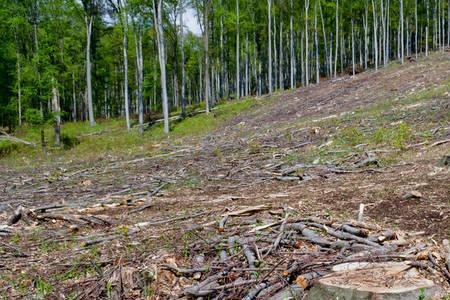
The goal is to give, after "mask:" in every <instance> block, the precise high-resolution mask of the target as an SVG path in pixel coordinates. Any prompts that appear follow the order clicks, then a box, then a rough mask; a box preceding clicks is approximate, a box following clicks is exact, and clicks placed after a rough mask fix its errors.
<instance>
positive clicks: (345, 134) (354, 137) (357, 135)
mask: <svg viewBox="0 0 450 300" xmlns="http://www.w3.org/2000/svg"><path fill="white" fill-rule="evenodd" d="M336 139H337V140H338V142H339V143H341V144H350V145H352V146H356V145H359V144H362V143H363V142H364V134H363V133H362V132H361V131H360V130H359V129H358V128H356V127H349V128H345V129H343V130H342V131H340V132H339V135H338V136H337V138H336Z"/></svg>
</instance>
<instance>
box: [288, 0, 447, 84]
mask: <svg viewBox="0 0 450 300" xmlns="http://www.w3.org/2000/svg"><path fill="white" fill-rule="evenodd" d="M449 1H450V0H449ZM290 10H291V11H290V18H289V27H290V28H289V39H290V43H289V46H290V71H291V75H290V80H291V89H292V90H293V89H294V88H295V52H294V17H293V14H294V6H293V3H292V0H290Z"/></svg>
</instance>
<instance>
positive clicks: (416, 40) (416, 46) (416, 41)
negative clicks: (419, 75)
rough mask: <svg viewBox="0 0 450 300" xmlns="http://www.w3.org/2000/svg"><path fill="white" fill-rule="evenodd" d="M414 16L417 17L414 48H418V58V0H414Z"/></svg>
mask: <svg viewBox="0 0 450 300" xmlns="http://www.w3.org/2000/svg"><path fill="white" fill-rule="evenodd" d="M414 17H415V23H416V24H415V44H414V48H415V50H416V59H417V58H418V57H419V49H418V48H419V44H418V38H417V37H418V31H419V28H418V26H417V22H418V21H417V0H415V1H414Z"/></svg>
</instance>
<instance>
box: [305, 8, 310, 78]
mask: <svg viewBox="0 0 450 300" xmlns="http://www.w3.org/2000/svg"><path fill="white" fill-rule="evenodd" d="M308 10H309V0H305V81H306V86H308V85H309V38H308Z"/></svg>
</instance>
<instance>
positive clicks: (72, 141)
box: [61, 133, 80, 150]
mask: <svg viewBox="0 0 450 300" xmlns="http://www.w3.org/2000/svg"><path fill="white" fill-rule="evenodd" d="M61 143H62V145H63V148H64V150H69V149H72V148H73V147H75V146H77V145H79V144H80V140H79V139H78V138H77V137H75V136H73V135H70V134H68V133H62V134H61Z"/></svg>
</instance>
